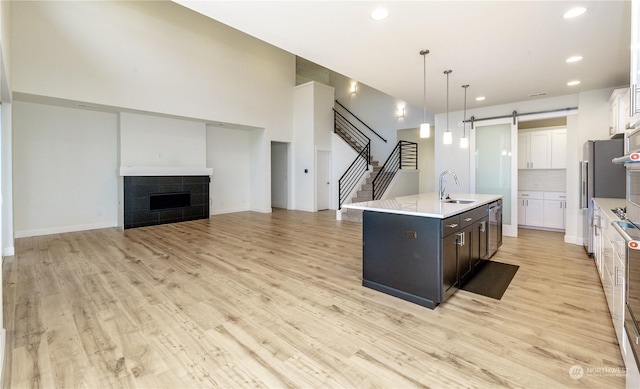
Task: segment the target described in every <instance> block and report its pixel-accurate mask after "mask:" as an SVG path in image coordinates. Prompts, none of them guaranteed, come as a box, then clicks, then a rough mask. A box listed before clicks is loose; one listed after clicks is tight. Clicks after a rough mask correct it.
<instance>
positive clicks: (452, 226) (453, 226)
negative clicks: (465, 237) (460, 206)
mask: <svg viewBox="0 0 640 389" xmlns="http://www.w3.org/2000/svg"><path fill="white" fill-rule="evenodd" d="M447 227H449V228H456V227H458V225H457V224H455V223H453V224H447Z"/></svg>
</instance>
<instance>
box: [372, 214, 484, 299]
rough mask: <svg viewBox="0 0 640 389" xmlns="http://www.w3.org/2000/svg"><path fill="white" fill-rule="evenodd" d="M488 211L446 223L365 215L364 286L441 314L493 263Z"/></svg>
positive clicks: (405, 216) (453, 217)
mask: <svg viewBox="0 0 640 389" xmlns="http://www.w3.org/2000/svg"><path fill="white" fill-rule="evenodd" d="M488 227H489V226H488V205H482V206H480V207H477V208H474V209H471V210H469V211H465V212H463V213H460V214H458V215H454V216H451V217H448V218H445V219H441V218H432V217H425V216H414V215H405V214H396V213H386V212H377V211H365V212H364V214H363V239H362V242H363V253H362V254H363V269H362V275H363V277H362V284H363V285H364V286H367V287H369V288H372V289H375V290H378V291H381V292H384V293H387V294H390V295H392V296H395V297H399V298H402V299H404V300H407V301H411V302H414V303H416V304H420V305H422V306H425V307H428V308H432V309H433V308H435V307H436V306H437V305H438V304H440V303H442V302H444V301H445V300H446V299H447V298H449V297H450V296H451V295H452V294H453V293H455V292H456V290H458V288H459V287H460V286H461V285H463V284H464V283H465V282H466V281H468V280H469V279H470V278H471V277H473V275H474V273H475V272H476V271H477V268H478V266H479V265H480V264H481V263H482V259H485V258H486V257H487V255H488V254H487V253H488V248H487V247H488V242H487V229H488Z"/></svg>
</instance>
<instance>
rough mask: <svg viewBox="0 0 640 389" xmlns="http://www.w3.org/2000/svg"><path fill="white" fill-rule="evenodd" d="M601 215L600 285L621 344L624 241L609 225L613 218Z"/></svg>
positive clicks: (624, 259) (603, 213)
mask: <svg viewBox="0 0 640 389" xmlns="http://www.w3.org/2000/svg"><path fill="white" fill-rule="evenodd" d="M601 215H602V239H603V252H604V253H603V264H602V273H601V279H602V287H603V288H604V294H605V297H606V298H607V304H608V305H609V312H610V313H611V319H612V321H613V327H614V329H615V331H616V336H617V337H618V343H619V344H623V341H624V337H623V333H624V310H625V307H624V293H625V281H626V280H625V261H626V253H625V250H626V243H625V240H624V238H623V237H622V236H621V235H620V234H619V233H618V232H617V231H616V230H615V229H614V228H613V226H612V225H611V222H612V221H613V220H612V219H611V218H610V217H608V216H607V213H606V212H601Z"/></svg>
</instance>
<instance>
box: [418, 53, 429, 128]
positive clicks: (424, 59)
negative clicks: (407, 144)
mask: <svg viewBox="0 0 640 389" xmlns="http://www.w3.org/2000/svg"><path fill="white" fill-rule="evenodd" d="M427 54H429V50H421V51H420V55H421V56H422V62H423V64H424V78H423V80H424V88H423V90H422V104H423V111H422V114H423V117H422V124H420V138H428V137H430V136H431V124H429V123H427Z"/></svg>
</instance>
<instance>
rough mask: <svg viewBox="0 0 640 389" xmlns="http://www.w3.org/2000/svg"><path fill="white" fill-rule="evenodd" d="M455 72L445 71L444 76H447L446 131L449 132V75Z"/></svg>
mask: <svg viewBox="0 0 640 389" xmlns="http://www.w3.org/2000/svg"><path fill="white" fill-rule="evenodd" d="M452 71H453V70H445V71H444V74H446V75H447V129H446V131H449V74H450V73H451V72H452Z"/></svg>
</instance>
